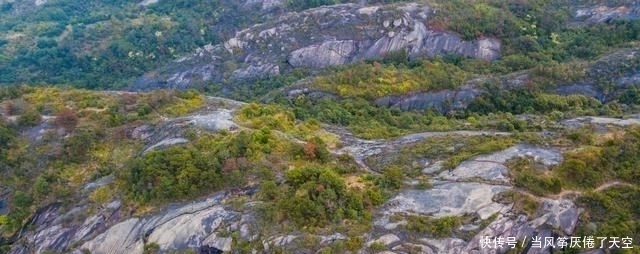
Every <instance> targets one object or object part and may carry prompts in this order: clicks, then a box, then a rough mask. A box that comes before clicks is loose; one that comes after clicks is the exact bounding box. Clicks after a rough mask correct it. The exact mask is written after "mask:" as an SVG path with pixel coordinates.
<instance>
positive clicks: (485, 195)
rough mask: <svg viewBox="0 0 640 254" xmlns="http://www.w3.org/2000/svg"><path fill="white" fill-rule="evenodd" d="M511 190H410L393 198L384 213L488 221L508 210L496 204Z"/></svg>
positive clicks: (457, 186)
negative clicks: (473, 217)
mask: <svg viewBox="0 0 640 254" xmlns="http://www.w3.org/2000/svg"><path fill="white" fill-rule="evenodd" d="M508 189H510V187H508V186H495V185H488V184H482V183H474V182H469V183H445V184H442V185H436V186H434V187H433V188H432V189H429V190H406V191H403V192H401V193H400V194H398V195H397V196H395V197H393V198H391V200H389V201H388V202H387V204H386V205H385V208H384V211H385V213H387V214H392V213H404V212H409V213H419V214H426V215H431V216H433V217H444V216H460V215H463V214H474V213H476V214H478V215H479V216H480V217H481V218H483V219H486V218H488V217H490V216H491V215H493V214H494V213H497V212H500V211H502V210H504V209H507V208H508V207H507V206H505V205H502V204H499V203H495V202H493V201H492V197H493V196H494V195H496V194H498V193H501V192H503V191H506V190H508Z"/></svg>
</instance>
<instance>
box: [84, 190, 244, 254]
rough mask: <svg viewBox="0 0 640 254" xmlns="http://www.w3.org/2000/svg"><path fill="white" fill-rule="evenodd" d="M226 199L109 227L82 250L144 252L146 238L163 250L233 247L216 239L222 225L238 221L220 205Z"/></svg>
mask: <svg viewBox="0 0 640 254" xmlns="http://www.w3.org/2000/svg"><path fill="white" fill-rule="evenodd" d="M225 197H226V195H224V194H218V195H215V196H213V197H211V198H208V199H206V200H204V201H200V202H194V203H192V204H189V205H183V206H180V207H178V208H175V209H168V210H167V211H165V212H164V213H162V214H159V215H156V216H152V217H149V218H136V217H134V218H130V219H128V220H125V221H123V222H120V223H118V224H116V225H114V226H112V227H110V228H109V229H108V230H107V231H106V232H104V233H102V234H100V235H98V236H97V237H95V238H93V239H92V240H90V241H88V242H86V243H84V244H83V245H82V246H81V247H80V248H79V249H80V250H81V249H87V250H89V251H91V253H114V254H115V253H142V247H143V238H145V239H146V241H147V242H154V243H157V244H158V245H159V246H160V249H161V250H162V251H168V250H184V249H187V248H197V247H200V246H202V245H203V244H204V243H211V244H213V245H215V246H219V247H222V248H230V247H229V244H230V243H229V240H228V239H226V238H218V237H215V236H213V235H214V234H215V232H216V230H218V229H219V228H220V227H221V226H222V224H223V222H224V223H229V222H230V221H231V220H233V219H238V218H239V216H238V214H237V213H236V212H233V211H230V210H227V209H225V208H224V206H223V205H222V204H221V202H222V201H223V200H224V198H225ZM212 236H213V237H212ZM210 246H211V245H210ZM215 246H213V247H215Z"/></svg>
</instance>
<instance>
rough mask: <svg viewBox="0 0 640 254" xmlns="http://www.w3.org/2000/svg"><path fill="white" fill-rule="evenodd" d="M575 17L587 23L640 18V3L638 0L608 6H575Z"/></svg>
mask: <svg viewBox="0 0 640 254" xmlns="http://www.w3.org/2000/svg"><path fill="white" fill-rule="evenodd" d="M574 17H575V18H576V19H578V20H581V21H583V22H585V23H587V24H589V23H591V24H592V23H602V22H607V21H610V20H632V19H638V18H640V4H638V3H637V1H627V4H624V5H618V6H607V5H604V4H601V5H595V6H582V7H578V8H575V10H574Z"/></svg>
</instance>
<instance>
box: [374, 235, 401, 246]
mask: <svg viewBox="0 0 640 254" xmlns="http://www.w3.org/2000/svg"><path fill="white" fill-rule="evenodd" d="M399 241H400V238H399V237H398V236H397V235H394V234H386V235H383V236H381V237H378V239H376V240H374V241H370V242H368V243H367V246H371V245H372V244H374V243H379V244H382V245H384V246H389V245H392V244H395V243H397V242H399Z"/></svg>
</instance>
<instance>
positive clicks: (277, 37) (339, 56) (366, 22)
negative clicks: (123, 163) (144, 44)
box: [132, 0, 501, 91]
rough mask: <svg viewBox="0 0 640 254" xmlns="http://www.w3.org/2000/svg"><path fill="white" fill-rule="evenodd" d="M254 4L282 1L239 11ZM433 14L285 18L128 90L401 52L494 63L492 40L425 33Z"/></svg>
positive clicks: (400, 11) (349, 7)
mask: <svg viewBox="0 0 640 254" xmlns="http://www.w3.org/2000/svg"><path fill="white" fill-rule="evenodd" d="M260 3H261V4H262V6H263V9H269V8H272V7H273V6H278V5H279V4H281V3H282V1H275V0H270V1H260V0H250V1H248V2H246V3H245V5H246V6H253V5H256V4H260ZM433 11H434V10H432V9H431V8H430V7H429V6H427V5H424V4H416V3H409V4H402V5H380V6H375V7H364V8H363V7H362V6H360V5H357V4H340V5H332V6H323V7H319V8H314V9H310V10H305V11H301V12H291V13H284V14H281V15H280V16H278V17H273V19H271V21H269V22H265V23H262V24H256V25H254V26H252V27H249V28H246V29H244V30H241V31H239V32H237V33H236V34H235V36H233V37H232V38H230V39H228V40H227V41H225V42H224V43H221V44H219V45H207V46H205V47H202V48H200V49H198V50H196V51H195V52H194V53H193V54H192V55H190V56H185V57H183V58H180V59H178V60H176V61H175V62H172V63H169V64H167V65H166V66H164V67H163V68H160V69H158V70H155V71H153V72H150V73H148V74H146V75H144V76H143V77H141V78H140V79H139V80H138V81H137V82H136V83H135V84H134V85H133V86H132V89H134V90H144V89H149V88H157V87H171V88H186V87H190V86H195V85H200V84H206V83H210V82H212V81H213V82H217V83H222V84H227V83H233V82H235V81H238V80H243V79H253V78H258V77H268V76H273V75H278V74H280V73H286V72H287V71H290V70H291V69H292V68H298V67H307V68H313V69H320V68H325V67H328V66H333V65H341V64H348V63H352V62H354V61H359V60H362V59H372V58H380V57H384V56H386V55H388V54H389V53H392V52H395V51H406V52H407V53H408V54H409V56H411V57H420V56H427V57H429V56H435V55H441V54H458V55H462V56H466V57H473V58H479V59H486V60H493V59H496V58H497V57H499V55H500V48H501V43H500V41H498V40H496V39H492V38H481V39H479V40H475V41H465V40H462V39H461V38H460V36H458V35H456V34H455V33H452V32H443V31H434V30H432V29H430V28H428V27H427V26H426V25H425V24H426V23H428V21H429V18H430V17H431V16H432V13H433ZM293 24H295V26H294V25H293ZM230 89H231V88H230ZM223 91H224V90H223Z"/></svg>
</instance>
